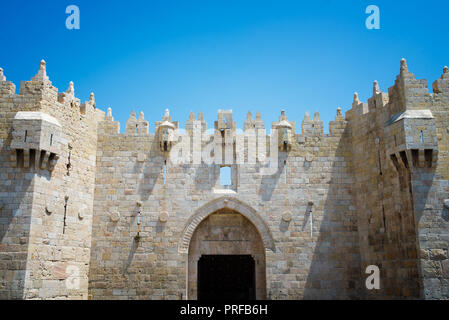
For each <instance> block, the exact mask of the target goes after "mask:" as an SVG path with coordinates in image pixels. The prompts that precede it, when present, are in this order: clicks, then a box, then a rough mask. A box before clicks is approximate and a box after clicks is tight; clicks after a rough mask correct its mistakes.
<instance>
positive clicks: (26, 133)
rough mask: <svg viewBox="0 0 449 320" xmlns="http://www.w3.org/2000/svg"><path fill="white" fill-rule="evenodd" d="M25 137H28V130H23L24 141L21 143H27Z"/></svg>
mask: <svg viewBox="0 0 449 320" xmlns="http://www.w3.org/2000/svg"><path fill="white" fill-rule="evenodd" d="M27 137H28V130H25V139H24V140H23V142H27Z"/></svg>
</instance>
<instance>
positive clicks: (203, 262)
mask: <svg viewBox="0 0 449 320" xmlns="http://www.w3.org/2000/svg"><path fill="white" fill-rule="evenodd" d="M255 288H256V280H255V263H254V259H253V257H251V256H250V255H203V256H201V258H200V260H199V261H198V300H255V299H256V291H255Z"/></svg>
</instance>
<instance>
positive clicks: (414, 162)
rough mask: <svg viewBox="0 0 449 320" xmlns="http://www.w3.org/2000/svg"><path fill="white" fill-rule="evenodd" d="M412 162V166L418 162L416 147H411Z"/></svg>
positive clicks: (415, 165)
mask: <svg viewBox="0 0 449 320" xmlns="http://www.w3.org/2000/svg"><path fill="white" fill-rule="evenodd" d="M412 162H413V166H414V167H417V166H418V164H419V150H418V149H412Z"/></svg>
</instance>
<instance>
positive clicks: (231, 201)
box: [178, 196, 276, 253]
mask: <svg viewBox="0 0 449 320" xmlns="http://www.w3.org/2000/svg"><path fill="white" fill-rule="evenodd" d="M224 208H227V209H231V210H235V211H237V212H238V213H240V214H242V215H243V216H244V217H246V218H247V219H248V220H249V221H251V223H252V224H254V226H255V227H256V229H257V230H258V232H259V234H260V236H261V238H262V241H263V244H264V247H265V250H267V249H270V250H271V251H273V252H275V251H276V246H275V242H274V239H273V236H272V234H271V232H270V229H269V227H268V225H267V224H266V222H265V221H264V220H263V218H262V217H261V216H260V215H259V214H258V213H257V211H256V210H254V209H253V208H251V207H250V206H248V205H247V204H245V203H243V202H241V201H240V200H238V199H236V198H234V197H228V196H227V197H221V198H218V199H215V200H213V201H211V202H209V203H207V204H205V205H204V206H202V207H200V208H199V209H197V210H196V212H195V214H194V215H193V216H191V217H190V218H189V220H188V221H187V223H186V226H185V228H184V230H183V232H182V234H181V239H180V241H179V244H178V252H179V253H188V251H189V246H190V240H191V238H192V236H193V233H194V232H195V230H196V228H197V227H198V225H199V224H200V223H201V221H203V220H204V219H206V218H207V217H208V216H209V215H210V214H212V213H214V212H216V211H218V210H220V209H224Z"/></svg>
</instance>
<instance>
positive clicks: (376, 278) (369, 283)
mask: <svg viewBox="0 0 449 320" xmlns="http://www.w3.org/2000/svg"><path fill="white" fill-rule="evenodd" d="M365 273H367V274H369V276H368V277H367V278H366V281H365V286H366V288H367V289H368V290H373V289H376V290H379V289H380V270H379V267H378V266H376V265H369V266H368V267H366V270H365Z"/></svg>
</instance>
